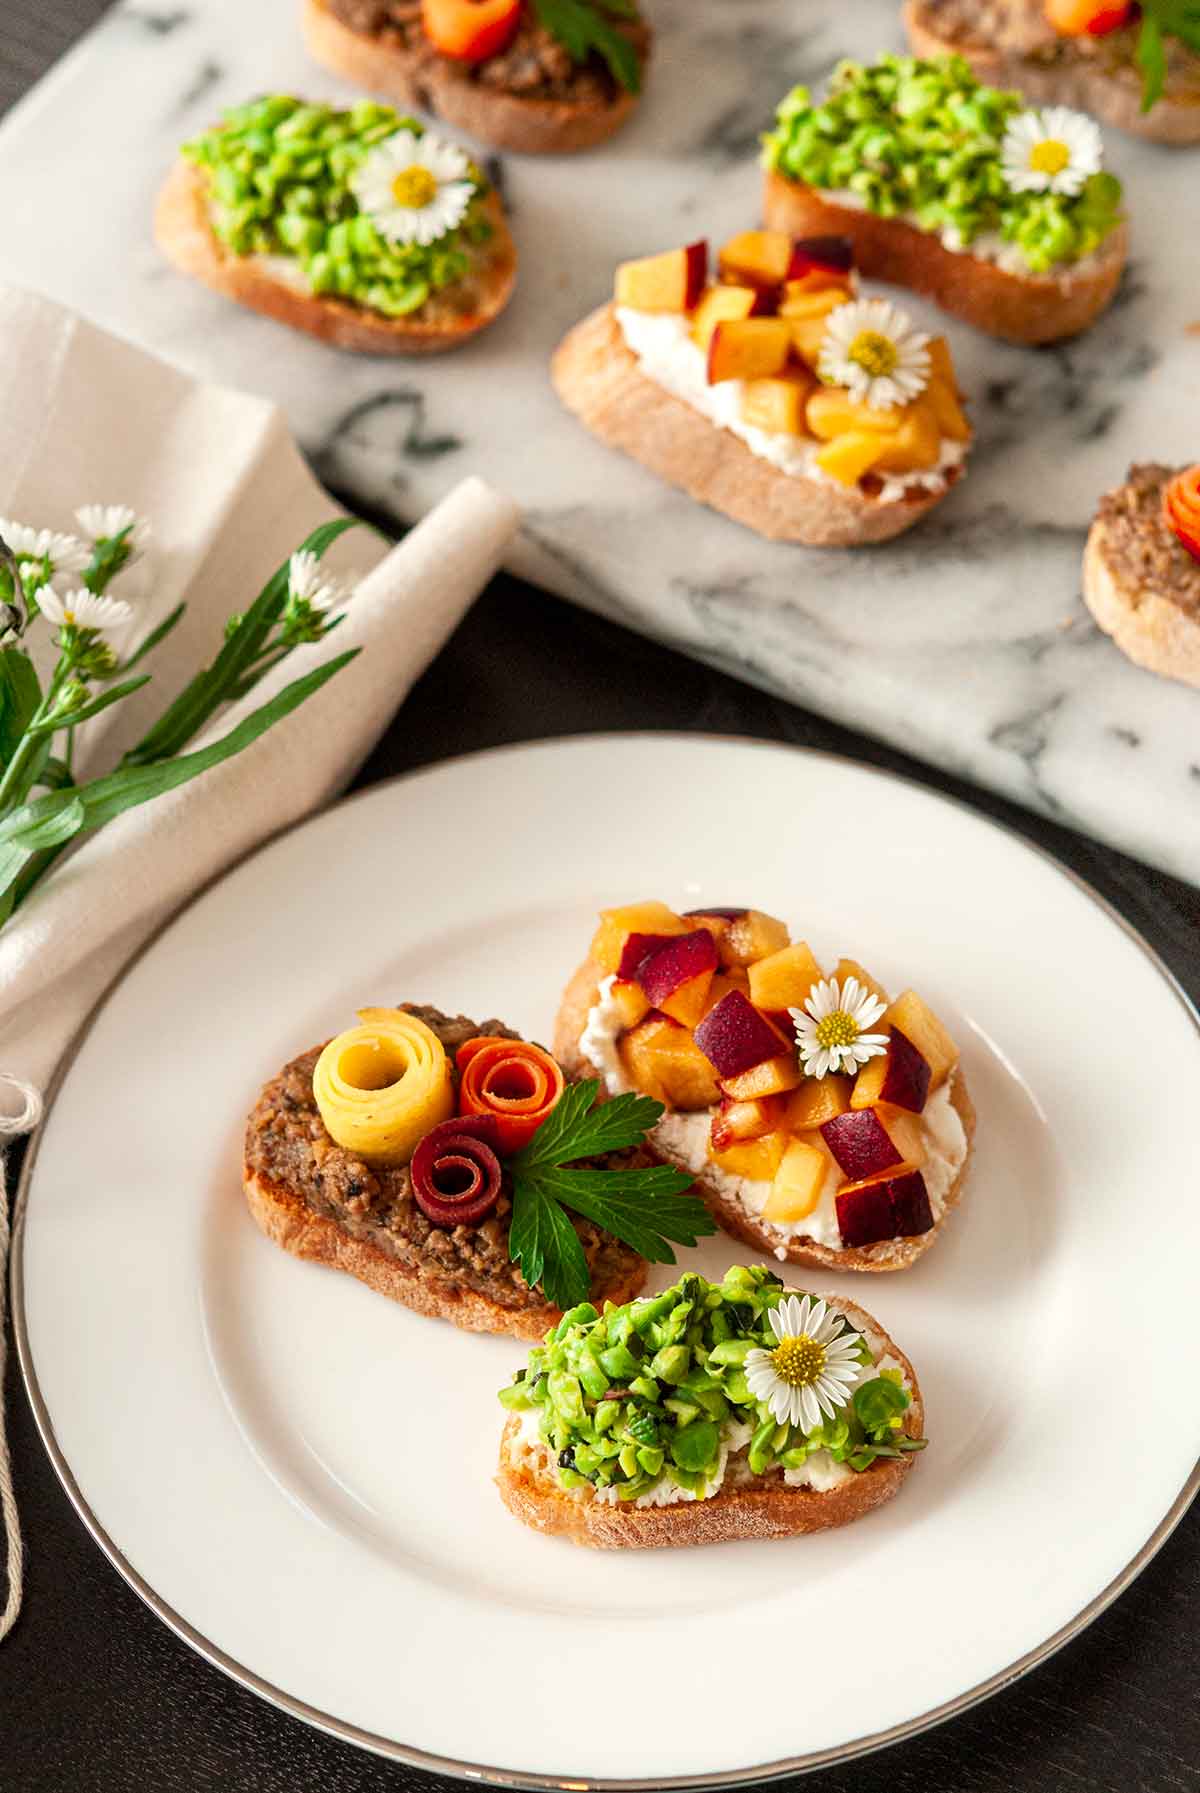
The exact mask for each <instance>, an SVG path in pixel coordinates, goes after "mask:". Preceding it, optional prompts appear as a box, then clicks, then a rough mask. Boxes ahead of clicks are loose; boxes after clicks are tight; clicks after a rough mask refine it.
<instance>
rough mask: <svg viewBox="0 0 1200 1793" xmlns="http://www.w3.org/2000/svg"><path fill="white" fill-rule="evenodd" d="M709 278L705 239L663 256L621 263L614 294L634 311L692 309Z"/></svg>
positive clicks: (619, 301)
mask: <svg viewBox="0 0 1200 1793" xmlns="http://www.w3.org/2000/svg"><path fill="white" fill-rule="evenodd" d="M707 279H708V244H707V242H705V241H704V240H703V239H701V240H700V241H699V242H696V243H689V244H688V245H687V246H686V248H683V249H668V250H667V251H666V253H665V254H664V255H647V256H643V257H642V259H641V260H640V261H626V262H622V263H621V265H620V266H619V267H618V269H617V278H616V285H615V288H614V297H615V299H616V302H617V304H618V305H627V306H628V307H629V309H630V310H631V311H690V310H691V309H692V306H693V305H695V303H696V301H697V300H698V299H699V297H700V295H701V293H702V292H703V291H704V283H705V281H706V280H707Z"/></svg>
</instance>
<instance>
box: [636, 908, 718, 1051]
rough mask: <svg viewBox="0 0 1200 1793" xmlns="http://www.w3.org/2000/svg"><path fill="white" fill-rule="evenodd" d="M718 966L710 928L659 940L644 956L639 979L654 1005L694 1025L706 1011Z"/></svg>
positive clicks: (637, 978)
mask: <svg viewBox="0 0 1200 1793" xmlns="http://www.w3.org/2000/svg"><path fill="white" fill-rule="evenodd" d="M716 969H717V943H716V941H715V940H714V939H713V937H712V935H711V934H710V933H709V931H708V929H707V928H697V929H696V930H695V932H694V933H691V934H679V935H677V936H676V937H675V938H674V939H673V940H664V941H660V942H659V943H658V945H656V946H655V947H654V948H652V950H651V951H650V953H649V954H648V955H647V956H646V957H645V958H643V959H642V961H641V963H640V964H639V966H638V968H637V972H636V981H637V982H638V983H639V984H640V985H641V987H642V989H643V990H644V991H645V993H646V995H647V996H648V997H649V999H650V1002H651V1005H652V1006H653V1007H654V1008H656V1009H661V1011H662V1012H663V1014H664V1015H670V1017H671V1019H672V1020H673V1021H680V1022H682V1024H683V1025H684V1027H694V1026H695V1025H696V1023H697V1021H699V1019H700V1017H701V1016H702V1015H703V1013H704V1007H705V999H706V998H707V996H708V988H709V985H710V984H711V983H712V981H713V975H714V973H715V971H716Z"/></svg>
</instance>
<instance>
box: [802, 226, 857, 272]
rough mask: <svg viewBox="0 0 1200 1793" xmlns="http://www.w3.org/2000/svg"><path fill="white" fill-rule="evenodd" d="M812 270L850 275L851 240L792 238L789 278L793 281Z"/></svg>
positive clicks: (852, 256)
mask: <svg viewBox="0 0 1200 1793" xmlns="http://www.w3.org/2000/svg"><path fill="white" fill-rule="evenodd" d="M813 269H823V270H826V271H828V270H832V271H833V272H835V273H838V274H844V275H849V274H851V273H852V272H853V269H854V242H853V239H852V238H850V237H842V236H823V237H793V239H792V265H791V268H790V270H789V277H790V278H792V279H795V278H796V277H798V276H800V275H802V274H804V273H807V272H809V271H810V270H813Z"/></svg>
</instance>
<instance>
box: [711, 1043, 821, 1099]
mask: <svg viewBox="0 0 1200 1793" xmlns="http://www.w3.org/2000/svg"><path fill="white" fill-rule="evenodd" d="M803 1075H804V1073H803V1072H802V1071H801V1069H800V1064H799V1060H798V1059H797V1057H796V1054H795V1053H794V1052H781V1053H780V1054H779V1056H778V1057H777V1058H765V1059H763V1061H762V1063H761V1064H757V1065H752V1066H751V1067H750V1069H749V1070H748V1071H742V1072H740V1073H739V1074H738V1076H736V1077H722V1079H721V1089H722V1091H723V1092H724V1094H725V1095H727V1096H732V1097H734V1099H735V1100H736V1101H738V1102H750V1101H753V1100H754V1099H755V1098H757V1097H759V1096H779V1095H783V1094H785V1093H786V1091H788V1090H792V1089H795V1087H796V1085H797V1084H798V1083H799V1082H800V1079H801V1078H802V1077H803Z"/></svg>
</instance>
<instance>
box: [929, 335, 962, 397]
mask: <svg viewBox="0 0 1200 1793" xmlns="http://www.w3.org/2000/svg"><path fill="white" fill-rule="evenodd" d="M926 347H927V348H928V350H929V379H930V382H931V384H937V383H938V382H939V381H940V382H941V384H942V385H943V386H949V388H950V390H951V391H952V392H957V391H958V376H957V375H956V373H955V371H954V358H953V356H952V355H951V353H950V344H949V343H948V342H947V341H946V338H945V337H944V336H931V337H930V338H929V341H928V343H927V344H926Z"/></svg>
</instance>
